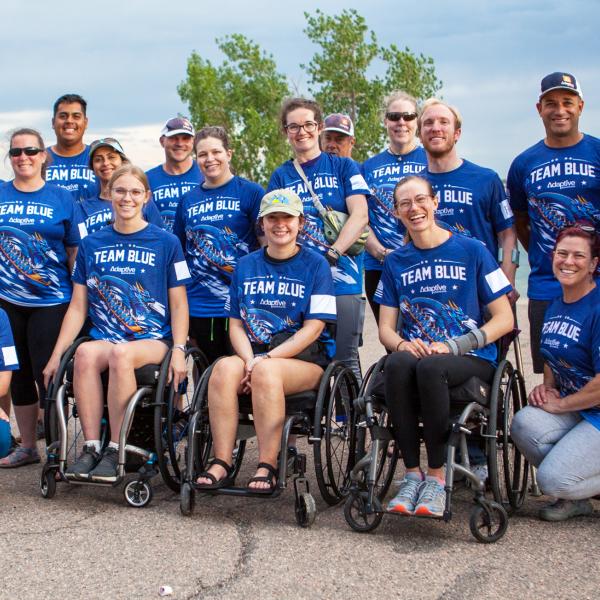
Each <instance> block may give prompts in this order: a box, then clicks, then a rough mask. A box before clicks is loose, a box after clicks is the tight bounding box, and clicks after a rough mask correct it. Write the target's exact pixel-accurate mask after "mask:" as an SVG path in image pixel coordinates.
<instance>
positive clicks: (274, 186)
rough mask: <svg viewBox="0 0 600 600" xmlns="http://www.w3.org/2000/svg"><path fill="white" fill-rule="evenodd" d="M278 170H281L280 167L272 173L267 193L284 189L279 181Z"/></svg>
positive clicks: (280, 180)
mask: <svg viewBox="0 0 600 600" xmlns="http://www.w3.org/2000/svg"><path fill="white" fill-rule="evenodd" d="M280 169H281V167H279V168H278V169H275V171H273V174H272V175H271V179H269V185H267V192H270V191H271V190H279V189H281V188H282V187H284V185H283V181H282V179H281V175H280V173H279V170H280Z"/></svg>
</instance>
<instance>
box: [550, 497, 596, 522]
mask: <svg viewBox="0 0 600 600" xmlns="http://www.w3.org/2000/svg"><path fill="white" fill-rule="evenodd" d="M593 512H594V507H593V506H592V504H591V502H590V501H589V500H563V499H562V498H561V499H559V500H556V501H555V502H552V503H550V504H548V505H547V506H544V507H543V508H542V509H540V512H539V517H540V519H542V521H566V520H567V519H570V518H571V517H585V516H587V515H591V514H592V513H593Z"/></svg>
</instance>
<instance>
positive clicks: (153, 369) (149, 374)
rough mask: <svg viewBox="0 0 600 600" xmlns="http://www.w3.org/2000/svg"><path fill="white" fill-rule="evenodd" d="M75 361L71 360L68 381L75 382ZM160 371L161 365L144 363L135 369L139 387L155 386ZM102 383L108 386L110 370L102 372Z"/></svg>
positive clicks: (67, 373)
mask: <svg viewBox="0 0 600 600" xmlns="http://www.w3.org/2000/svg"><path fill="white" fill-rule="evenodd" d="M73 363H74V361H71V362H70V363H69V364H68V366H67V369H66V373H65V374H66V377H67V381H69V382H71V383H72V382H73V368H74V367H73ZM159 372H160V365H144V366H143V367H140V368H139V369H136V370H135V382H136V383H137V385H138V386H139V387H142V386H153V385H155V384H156V381H157V380H158V374H159ZM102 384H103V385H104V386H105V387H106V386H108V371H104V373H102Z"/></svg>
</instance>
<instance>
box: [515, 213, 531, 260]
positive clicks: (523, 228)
mask: <svg viewBox="0 0 600 600" xmlns="http://www.w3.org/2000/svg"><path fill="white" fill-rule="evenodd" d="M515 228H516V230H517V237H518V238H519V242H521V246H523V248H525V252H529V236H530V234H531V227H530V225H529V214H528V213H527V211H525V210H517V211H515Z"/></svg>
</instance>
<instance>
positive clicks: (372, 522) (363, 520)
mask: <svg viewBox="0 0 600 600" xmlns="http://www.w3.org/2000/svg"><path fill="white" fill-rule="evenodd" d="M367 498H368V495H367V492H359V493H355V494H350V495H349V496H348V497H347V498H346V502H345V503H344V517H345V519H346V523H348V525H350V527H352V529H354V531H358V532H359V533H367V532H369V531H373V530H374V529H376V528H377V527H378V526H379V523H381V519H382V518H383V514H382V513H376V512H370V513H367Z"/></svg>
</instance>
